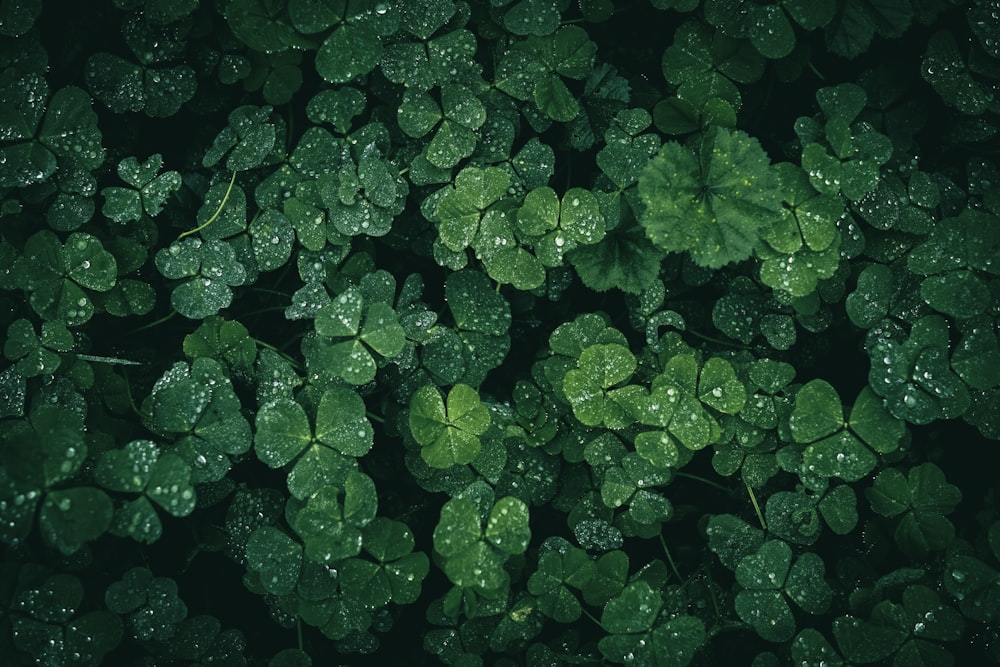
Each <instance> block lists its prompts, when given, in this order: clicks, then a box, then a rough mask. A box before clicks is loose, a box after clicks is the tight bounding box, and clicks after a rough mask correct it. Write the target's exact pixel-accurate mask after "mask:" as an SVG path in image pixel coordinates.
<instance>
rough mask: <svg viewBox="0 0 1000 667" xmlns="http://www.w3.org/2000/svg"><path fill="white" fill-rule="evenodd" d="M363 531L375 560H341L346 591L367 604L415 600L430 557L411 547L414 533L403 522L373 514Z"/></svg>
mask: <svg viewBox="0 0 1000 667" xmlns="http://www.w3.org/2000/svg"><path fill="white" fill-rule="evenodd" d="M362 535H363V538H362V544H363V545H364V551H365V552H366V553H367V554H368V555H370V556H371V557H372V558H374V559H375V560H374V561H371V560H363V559H360V558H352V559H350V560H347V561H345V562H344V563H343V565H342V569H341V572H342V574H341V581H342V582H343V583H342V586H343V587H344V589H345V591H346V592H347V593H348V594H350V595H351V597H354V598H356V599H357V600H359V601H361V602H362V603H363V604H364V605H365V606H366V607H368V608H376V607H380V606H383V605H385V604H386V603H388V602H390V601H392V602H395V603H396V604H409V603H412V602H413V601H415V600H416V599H417V598H418V597H419V595H420V589H421V583H422V581H423V579H424V578H425V577H426V576H427V573H428V571H429V568H430V561H429V560H428V558H427V556H426V554H424V553H422V552H419V551H418V552H414V551H413V546H414V542H413V533H412V532H410V529H409V528H408V527H407V526H406V524H404V523H401V522H399V521H393V520H391V519H386V518H384V517H376V518H375V519H374V520H373V521H372V522H371V523H370V524H368V525H367V526H365V527H364V529H363V530H362Z"/></svg>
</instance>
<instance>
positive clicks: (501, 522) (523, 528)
mask: <svg viewBox="0 0 1000 667" xmlns="http://www.w3.org/2000/svg"><path fill="white" fill-rule="evenodd" d="M485 536H486V539H487V540H489V541H490V543H492V544H493V546H495V547H496V548H497V549H499V550H500V551H503V552H504V553H508V554H520V553H524V550H525V549H527V548H528V542H529V541H530V540H531V529H530V528H529V527H528V506H527V505H526V504H525V503H524V501H523V500H520V499H519V498H514V497H511V496H506V497H504V498H501V499H500V500H498V501H497V502H496V504H495V505H494V506H493V509H492V510H490V515H489V517H488V518H487V519H486V532H485Z"/></svg>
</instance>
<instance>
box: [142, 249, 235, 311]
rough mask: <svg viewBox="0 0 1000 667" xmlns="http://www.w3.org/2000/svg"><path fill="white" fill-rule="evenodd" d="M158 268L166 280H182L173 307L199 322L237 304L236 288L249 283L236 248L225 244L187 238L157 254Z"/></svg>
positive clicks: (175, 293) (174, 296)
mask: <svg viewBox="0 0 1000 667" xmlns="http://www.w3.org/2000/svg"><path fill="white" fill-rule="evenodd" d="M156 268H157V269H159V271H160V273H161V274H163V276H164V277H165V278H171V279H174V280H180V281H181V282H180V283H179V284H177V286H176V287H174V289H173V291H172V292H171V293H170V305H172V306H173V307H174V308H175V309H176V310H177V312H178V313H180V314H181V315H183V316H184V317H188V318H191V319H195V320H199V319H203V318H206V317H208V316H209V315H214V314H216V313H218V312H219V311H220V310H221V309H223V308H225V307H227V306H229V304H230V303H232V301H233V290H232V288H233V287H235V286H238V285H242V284H243V282H244V281H245V280H246V277H247V272H246V268H244V266H243V265H242V264H240V262H239V260H238V259H237V257H236V252H235V251H234V250H233V247H232V246H231V245H230V244H228V243H226V242H225V241H220V240H217V239H212V240H209V241H202V240H201V239H196V238H186V239H183V240H180V241H174V242H173V243H172V244H170V245H169V246H168V247H166V248H161V249H160V250H159V251H157V253H156Z"/></svg>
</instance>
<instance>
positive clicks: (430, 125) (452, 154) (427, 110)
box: [397, 84, 486, 169]
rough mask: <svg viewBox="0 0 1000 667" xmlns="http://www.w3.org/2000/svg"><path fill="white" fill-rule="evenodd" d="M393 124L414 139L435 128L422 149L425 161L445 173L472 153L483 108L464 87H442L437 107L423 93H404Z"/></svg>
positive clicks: (483, 121) (448, 85)
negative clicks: (445, 170) (395, 123)
mask: <svg viewBox="0 0 1000 667" xmlns="http://www.w3.org/2000/svg"><path fill="white" fill-rule="evenodd" d="M397 120H398V122H399V127H400V129H401V130H403V132H405V133H406V134H408V135H410V136H411V137H415V138H419V137H422V136H424V135H425V134H427V133H429V132H430V131H431V130H434V128H435V127H436V128H437V130H436V131H435V133H434V136H433V137H431V140H430V142H428V144H427V147H426V149H425V150H426V156H427V161H428V162H430V163H431V164H432V165H434V166H435V167H438V168H440V169H449V168H451V167H454V166H455V165H456V164H458V162H459V161H460V160H461V159H462V158H464V157H468V156H469V155H471V154H472V152H473V151H474V150H475V148H476V141H477V139H476V134H475V130H477V129H479V127H481V126H482V124H483V123H485V122H486V108H485V107H484V106H483V104H482V102H480V101H479V99H478V98H477V97H476V95H475V93H474V92H473V91H472V89H470V88H468V87H467V86H462V85H459V84H445V85H442V86H441V102H440V105H439V104H438V103H437V102H436V101H435V100H434V99H433V98H432V97H431V96H430V95H429V94H428V93H426V92H416V91H412V90H410V91H407V92H406V94H405V95H404V96H403V102H402V104H401V105H400V107H399V115H398V118H397Z"/></svg>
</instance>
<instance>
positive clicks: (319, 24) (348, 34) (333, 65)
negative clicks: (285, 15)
mask: <svg viewBox="0 0 1000 667" xmlns="http://www.w3.org/2000/svg"><path fill="white" fill-rule="evenodd" d="M363 6H364V9H363V10H362V11H360V12H357V13H354V12H353V11H349V10H348V6H346V5H341V6H340V7H339V8H337V7H324V6H322V5H321V4H319V3H314V2H308V1H307V0H301V1H298V0H292V1H291V2H290V6H289V16H290V18H291V20H292V24H293V25H294V26H295V28H296V29H297V30H298V31H299V32H301V33H303V34H312V33H317V32H322V31H323V30H325V29H326V28H328V27H330V26H333V32H331V33H330V34H329V36H327V38H326V39H325V40H323V43H322V44H321V45H320V47H319V50H318V51H317V52H316V71H317V72H318V73H319V75H320V76H321V77H323V78H324V79H326V80H327V81H329V82H330V83H346V82H348V81H350V80H351V79H354V78H355V77H358V76H362V75H364V74H367V73H368V72H370V71H371V70H372V69H374V68H375V66H376V65H377V64H378V62H379V59H380V58H381V57H382V50H383V49H382V39H381V36H382V35H390V34H392V33H394V32H395V31H396V28H397V26H398V24H399V12H398V11H397V10H396V9H395V8H392V9H391V10H390V9H389V6H388V5H386V4H377V5H375V6H372V5H371V3H365V4H364V5H363ZM350 9H351V10H354V9H355V8H354V7H351V8H350Z"/></svg>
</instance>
